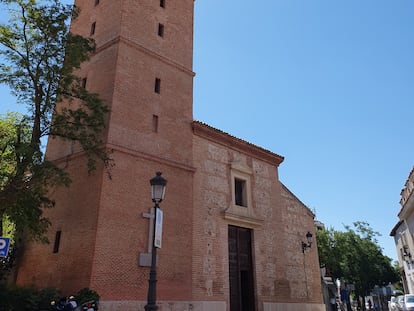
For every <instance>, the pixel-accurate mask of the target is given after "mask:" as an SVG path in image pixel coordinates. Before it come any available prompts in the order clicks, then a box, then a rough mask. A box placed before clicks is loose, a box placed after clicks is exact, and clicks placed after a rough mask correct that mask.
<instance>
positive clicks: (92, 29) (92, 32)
mask: <svg viewBox="0 0 414 311" xmlns="http://www.w3.org/2000/svg"><path fill="white" fill-rule="evenodd" d="M95 30H96V22H93V23H92V25H91V32H90V35H91V36H93V35H94V34H95Z"/></svg>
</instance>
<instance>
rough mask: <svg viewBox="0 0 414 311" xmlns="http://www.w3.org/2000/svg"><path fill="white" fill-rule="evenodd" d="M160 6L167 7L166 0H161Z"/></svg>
mask: <svg viewBox="0 0 414 311" xmlns="http://www.w3.org/2000/svg"><path fill="white" fill-rule="evenodd" d="M160 7H162V8H165V0H160Z"/></svg>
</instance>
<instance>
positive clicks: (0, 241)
mask: <svg viewBox="0 0 414 311" xmlns="http://www.w3.org/2000/svg"><path fill="white" fill-rule="evenodd" d="M9 245H10V239H9V238H0V257H7V253H8V252H9Z"/></svg>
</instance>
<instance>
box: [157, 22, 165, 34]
mask: <svg viewBox="0 0 414 311" xmlns="http://www.w3.org/2000/svg"><path fill="white" fill-rule="evenodd" d="M158 35H159V36H160V37H164V25H163V24H158Z"/></svg>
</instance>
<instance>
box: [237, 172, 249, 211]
mask: <svg viewBox="0 0 414 311" xmlns="http://www.w3.org/2000/svg"><path fill="white" fill-rule="evenodd" d="M234 199H235V202H234V203H235V204H236V205H238V206H243V207H247V193H246V181H245V180H242V179H238V178H235V179H234Z"/></svg>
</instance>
